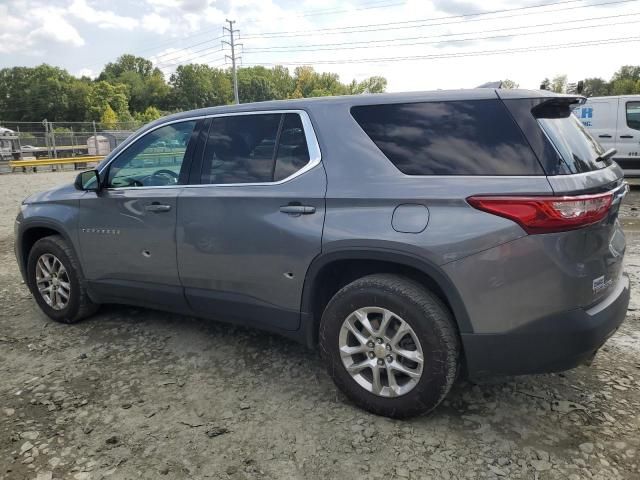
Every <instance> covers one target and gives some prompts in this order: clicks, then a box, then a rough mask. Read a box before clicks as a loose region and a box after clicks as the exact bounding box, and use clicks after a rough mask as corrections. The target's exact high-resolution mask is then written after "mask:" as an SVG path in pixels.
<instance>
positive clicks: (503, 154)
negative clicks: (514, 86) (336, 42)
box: [351, 100, 543, 175]
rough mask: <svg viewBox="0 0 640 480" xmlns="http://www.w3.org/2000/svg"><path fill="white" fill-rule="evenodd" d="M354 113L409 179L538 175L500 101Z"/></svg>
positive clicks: (375, 107) (413, 105) (397, 106)
mask: <svg viewBox="0 0 640 480" xmlns="http://www.w3.org/2000/svg"><path fill="white" fill-rule="evenodd" d="M351 114H352V115H353V117H354V118H355V120H356V121H357V122H358V124H359V125H360V127H361V128H362V129H363V130H364V132H365V133H366V134H367V135H368V136H369V138H371V140H373V142H374V143H375V144H376V146H377V147H378V148H379V149H380V150H381V151H382V153H383V154H384V155H385V156H386V157H387V158H388V159H389V160H390V161H391V162H392V163H393V164H394V165H395V166H396V168H398V169H399V170H400V171H401V172H403V173H405V174H407V175H540V174H542V173H543V172H542V168H541V166H540V164H539V163H538V160H537V158H536V157H535V155H534V154H533V152H532V150H531V147H530V146H529V145H528V143H527V141H526V140H525V138H524V135H523V134H522V132H521V131H520V129H519V128H518V126H517V125H516V124H515V122H514V121H513V119H512V118H511V117H510V116H509V113H508V112H507V110H506V108H505V106H504V105H503V104H502V103H501V102H500V101H498V100H469V101H449V102H423V103H398V104H382V105H366V106H358V107H353V108H352V109H351Z"/></svg>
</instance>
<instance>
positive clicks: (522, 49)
mask: <svg viewBox="0 0 640 480" xmlns="http://www.w3.org/2000/svg"><path fill="white" fill-rule="evenodd" d="M637 41H640V37H622V38H608V39H603V40H593V41H585V42H575V43H558V44H553V45H539V46H531V47H520V48H512V49H501V50H480V51H474V52H458V53H446V54H434V55H407V56H404V57H378V58H348V59H340V60H335V59H333V60H314V61H312V62H270V63H247V65H262V66H272V65H273V66H275V65H315V64H323V65H341V64H347V63H349V64H351V63H393V62H401V61H411V60H433V59H443V58H461V57H476V56H484V55H501V54H503V53H504V54H509V53H525V52H536V51H541V50H552V49H565V48H578V47H588V46H600V45H609V44H616V43H629V42H637Z"/></svg>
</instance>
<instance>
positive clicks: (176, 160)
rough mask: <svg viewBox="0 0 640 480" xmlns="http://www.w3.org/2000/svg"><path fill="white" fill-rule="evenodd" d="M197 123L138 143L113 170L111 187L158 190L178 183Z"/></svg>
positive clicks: (168, 129) (158, 131) (183, 124)
mask: <svg viewBox="0 0 640 480" xmlns="http://www.w3.org/2000/svg"><path fill="white" fill-rule="evenodd" d="M195 125H196V122H195V120H192V121H188V122H179V123H173V124H171V125H165V126H164V127H160V128H158V129H156V130H153V131H151V132H149V133H147V134H146V135H144V136H143V137H142V138H140V139H138V140H137V141H136V142H134V143H133V144H132V145H131V146H129V148H127V149H126V150H125V151H124V152H122V153H121V154H120V155H119V156H118V158H116V159H115V160H114V161H113V162H112V163H111V165H110V166H109V174H108V177H107V186H108V187H110V188H118V187H157V186H168V185H175V184H177V183H178V178H179V176H180V170H181V168H182V162H183V161H184V157H185V154H186V151H187V144H188V143H189V139H190V138H191V133H192V132H193V129H194V128H195Z"/></svg>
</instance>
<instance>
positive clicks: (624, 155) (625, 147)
mask: <svg viewBox="0 0 640 480" xmlns="http://www.w3.org/2000/svg"><path fill="white" fill-rule="evenodd" d="M573 113H574V115H575V116H576V117H578V118H579V119H580V121H581V122H582V124H583V125H584V126H585V127H586V128H587V129H588V130H589V133H591V135H593V137H594V138H595V139H596V140H598V141H599V142H600V144H601V145H602V147H603V148H604V149H605V150H608V149H610V148H615V149H616V150H617V151H618V152H617V153H616V154H615V156H614V157H613V159H614V160H615V161H616V162H618V164H619V165H620V166H621V167H622V169H623V170H624V174H625V176H626V177H640V95H624V96H618V97H591V98H589V99H587V102H586V103H585V104H584V105H580V106H579V107H577V108H576V109H575V110H574V111H573Z"/></svg>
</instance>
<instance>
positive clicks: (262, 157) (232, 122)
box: [201, 114, 281, 183]
mask: <svg viewBox="0 0 640 480" xmlns="http://www.w3.org/2000/svg"><path fill="white" fill-rule="evenodd" d="M280 118H281V115H280V114H273V115H242V116H229V117H217V118H214V119H213V120H212V122H211V127H210V128H209V141H208V143H207V148H206V150H205V152H204V163H203V170H202V178H201V181H202V183H260V182H270V181H271V178H272V176H273V173H272V171H273V155H274V152H275V148H276V137H277V135H278V129H279V127H280Z"/></svg>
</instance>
